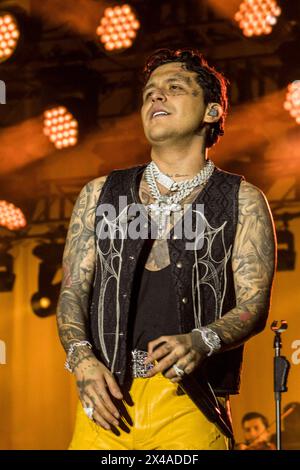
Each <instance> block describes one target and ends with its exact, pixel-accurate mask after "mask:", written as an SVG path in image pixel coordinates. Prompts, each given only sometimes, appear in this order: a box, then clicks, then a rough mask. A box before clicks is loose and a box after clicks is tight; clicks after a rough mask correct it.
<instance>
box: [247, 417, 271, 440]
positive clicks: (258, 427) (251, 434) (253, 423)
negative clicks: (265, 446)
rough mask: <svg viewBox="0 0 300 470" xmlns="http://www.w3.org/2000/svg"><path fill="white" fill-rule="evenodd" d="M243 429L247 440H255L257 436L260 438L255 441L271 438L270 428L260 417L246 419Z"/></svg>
mask: <svg viewBox="0 0 300 470" xmlns="http://www.w3.org/2000/svg"><path fill="white" fill-rule="evenodd" d="M243 430H244V437H245V440H246V442H253V441H254V440H255V439H256V438H258V439H257V440H256V441H255V442H262V441H267V440H268V438H269V433H268V430H267V429H266V427H265V425H264V423H263V422H262V420H261V419H260V418H253V419H249V420H248V421H245V422H244V425H243ZM258 436H259V437H258Z"/></svg>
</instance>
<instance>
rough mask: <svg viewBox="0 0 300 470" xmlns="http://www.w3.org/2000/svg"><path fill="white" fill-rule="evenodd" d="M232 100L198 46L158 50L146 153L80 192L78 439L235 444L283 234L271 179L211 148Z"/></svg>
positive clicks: (75, 311)
mask: <svg viewBox="0 0 300 470" xmlns="http://www.w3.org/2000/svg"><path fill="white" fill-rule="evenodd" d="M226 112H227V90H226V80H225V79H224V77H223V76H222V75H221V74H220V73H218V72H217V71H216V70H215V69H214V68H212V67H210V66H209V65H208V64H207V62H206V61H205V60H204V58H203V57H202V55H201V54H200V52H199V51H197V50H194V49H184V50H169V49H162V50H159V51H157V52H156V53H154V54H153V55H152V56H151V57H149V58H148V60H147V63H146V65H145V68H144V87H143V105H142V109H141V116H142V122H143V126H144V132H145V135H146V138H147V140H148V141H149V143H150V145H151V153H150V158H149V163H148V164H145V165H139V166H135V167H133V168H129V169H125V170H115V171H113V172H111V173H110V174H109V175H108V176H106V177H101V178H96V179H94V180H93V181H91V182H89V183H88V184H87V185H86V186H84V188H83V189H82V191H81V193H80V195H79V197H78V199H77V201H76V204H75V207H74V210H73V214H72V218H71V222H70V226H69V231H68V236H67V241H66V247H65V251H64V257H63V268H64V276H63V284H62V288H61V293H60V299H59V305H58V311H57V320H58V328H59V334H60V338H61V341H62V344H63V346H64V348H65V350H66V353H67V360H66V368H67V369H69V370H70V371H71V372H73V373H74V375H75V377H76V382H77V387H78V392H79V396H80V403H79V406H78V412H77V418H76V425H75V431H74V435H73V439H72V442H71V445H70V449H98V450H100V449H116V450H125V449H128V450H131V449H137V450H142V449H145V450H158V449H164V450H165V449H176V450H177V449H185V450H186V449H198V450H201V449H206V450H210V449H211V450H215V449H220V450H221V449H229V448H230V447H231V430H230V427H231V425H230V407H229V395H230V394H236V393H238V391H239V385H240V371H241V365H242V356H243V344H244V342H245V341H247V340H248V339H249V338H250V337H251V336H253V335H255V334H257V333H259V332H261V331H262V330H263V328H264V326H265V324H266V320H267V316H268V311H269V308H270V297H271V289H272V281H273V276H274V270H275V261H276V255H275V248H276V247H275V237H274V226H273V222H272V217H271V214H270V210H269V207H268V203H267V201H266V199H265V197H264V195H263V194H262V192H261V191H260V190H259V189H257V188H256V187H255V186H253V185H252V184H250V183H248V182H246V181H245V179H244V178H243V177H242V176H240V175H236V174H232V173H228V172H225V171H222V170H221V169H219V168H218V167H216V166H215V165H214V163H213V162H212V161H211V160H210V159H209V158H208V149H209V148H210V147H211V146H212V145H214V144H215V143H216V142H217V141H218V139H219V136H222V135H223V133H224V121H225V117H226ZM120 198H121V199H122V201H125V203H124V204H123V206H122V204H120ZM133 206H138V207H140V208H142V209H141V211H140V215H139V216H137V213H133V212H130V209H131V208H132V207H133ZM110 207H112V208H114V211H115V213H114V214H113V211H111V212H112V214H109V215H107V213H108V212H109V208H110ZM103 208H105V210H106V209H107V212H105V210H104V209H103ZM137 220H138V221H139V225H140V227H142V228H143V230H144V232H143V236H132V234H133V233H134V230H133V228H137ZM141 220H143V223H140V221H141ZM182 221H183V222H184V223H183V224H182ZM186 221H190V227H189V230H179V227H180V226H183V225H184V224H185V222H186ZM199 221H200V222H201V223H198V222H199ZM186 225H188V223H186ZM153 226H154V227H155V228H156V230H153ZM130 227H131V229H130ZM149 227H150V228H149ZM150 229H151V230H150ZM136 232H137V230H136ZM153 232H155V236H153ZM145 233H146V236H145ZM104 235H105V236H104ZM193 237H194V238H193ZM191 241H192V242H193V243H191Z"/></svg>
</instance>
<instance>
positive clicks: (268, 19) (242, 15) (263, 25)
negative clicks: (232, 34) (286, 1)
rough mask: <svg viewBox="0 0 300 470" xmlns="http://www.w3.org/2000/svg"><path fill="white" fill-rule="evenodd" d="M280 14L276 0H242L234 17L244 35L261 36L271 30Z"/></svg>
mask: <svg viewBox="0 0 300 470" xmlns="http://www.w3.org/2000/svg"><path fill="white" fill-rule="evenodd" d="M280 14H281V8H280V7H279V6H278V4H277V2H276V0H244V1H243V2H242V3H241V4H240V7H239V11H238V12H237V13H236V14H235V15H234V19H235V21H237V22H238V24H239V27H240V28H241V29H242V30H243V34H244V35H245V36H248V37H250V36H261V35H264V34H270V33H271V32H272V29H273V26H274V25H275V24H276V23H277V17H278V16H279V15H280Z"/></svg>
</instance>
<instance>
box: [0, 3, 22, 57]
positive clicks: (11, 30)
mask: <svg viewBox="0 0 300 470" xmlns="http://www.w3.org/2000/svg"><path fill="white" fill-rule="evenodd" d="M19 37H20V29H19V25H18V21H17V19H16V17H15V16H14V15H12V14H11V13H8V12H0V63H1V62H4V61H6V60H8V59H9V58H10V57H11V56H12V55H13V53H14V51H15V49H16V47H17V45H18V41H19Z"/></svg>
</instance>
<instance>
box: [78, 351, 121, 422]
mask: <svg viewBox="0 0 300 470" xmlns="http://www.w3.org/2000/svg"><path fill="white" fill-rule="evenodd" d="M74 374H75V376H76V384H77V387H78V392H79V397H80V400H81V403H82V406H83V407H93V408H94V413H93V420H94V421H95V423H96V424H98V425H99V426H102V427H103V428H104V429H111V425H113V426H118V425H119V421H118V419H119V418H120V413H119V411H118V409H117V408H116V406H115V405H114V404H113V402H112V399H111V397H110V394H111V395H112V396H114V397H115V398H117V399H119V400H121V399H122V398H123V395H122V392H121V390H120V388H119V386H118V384H117V382H116V380H115V378H114V377H113V375H112V373H111V372H110V370H109V369H107V367H105V366H104V364H102V363H101V362H100V361H98V359H96V357H95V356H94V355H93V354H92V353H91V354H90V355H89V356H88V357H85V358H83V359H82V360H80V361H79V363H78V365H77V366H76V367H75V368H74Z"/></svg>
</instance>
